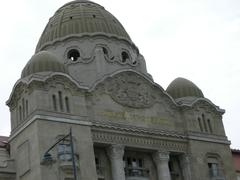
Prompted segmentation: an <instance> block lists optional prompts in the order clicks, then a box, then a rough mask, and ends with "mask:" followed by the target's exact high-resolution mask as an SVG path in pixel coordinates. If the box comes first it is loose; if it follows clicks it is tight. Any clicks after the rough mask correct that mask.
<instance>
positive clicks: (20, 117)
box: [18, 106, 22, 123]
mask: <svg viewBox="0 0 240 180" xmlns="http://www.w3.org/2000/svg"><path fill="white" fill-rule="evenodd" d="M18 109H19V123H20V122H21V121H22V106H19V108H18Z"/></svg>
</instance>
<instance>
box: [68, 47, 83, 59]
mask: <svg viewBox="0 0 240 180" xmlns="http://www.w3.org/2000/svg"><path fill="white" fill-rule="evenodd" d="M79 57H80V53H79V51H78V50H77V49H71V50H70V51H68V53H67V58H68V59H70V60H71V61H77V60H78V58H79Z"/></svg>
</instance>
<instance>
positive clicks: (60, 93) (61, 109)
mask: <svg viewBox="0 0 240 180" xmlns="http://www.w3.org/2000/svg"><path fill="white" fill-rule="evenodd" d="M58 98H59V107H60V111H63V100H62V92H61V91H58Z"/></svg>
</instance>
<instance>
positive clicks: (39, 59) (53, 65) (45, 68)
mask: <svg viewBox="0 0 240 180" xmlns="http://www.w3.org/2000/svg"><path fill="white" fill-rule="evenodd" d="M49 71H50V72H63V73H68V70H67V68H66V67H65V66H64V64H62V63H61V62H59V61H58V60H57V57H56V56H55V55H54V54H52V53H50V52H48V51H40V52H39V53H37V54H35V55H34V56H32V58H31V59H30V61H29V62H28V63H27V65H26V66H25V67H24V69H23V70H22V75H21V78H24V77H26V76H28V75H30V74H34V73H37V72H49Z"/></svg>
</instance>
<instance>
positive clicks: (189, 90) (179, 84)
mask: <svg viewBox="0 0 240 180" xmlns="http://www.w3.org/2000/svg"><path fill="white" fill-rule="evenodd" d="M166 91H167V93H168V94H170V95H171V96H172V97H173V98H174V99H177V98H183V97H199V98H203V97H204V96H203V93H202V91H201V90H200V89H199V88H198V87H197V86H196V85H195V84H194V83H193V82H191V81H189V80H187V79H184V78H176V79H175V80H173V81H172V82H171V83H170V85H169V86H168V87H167V90H166Z"/></svg>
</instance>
